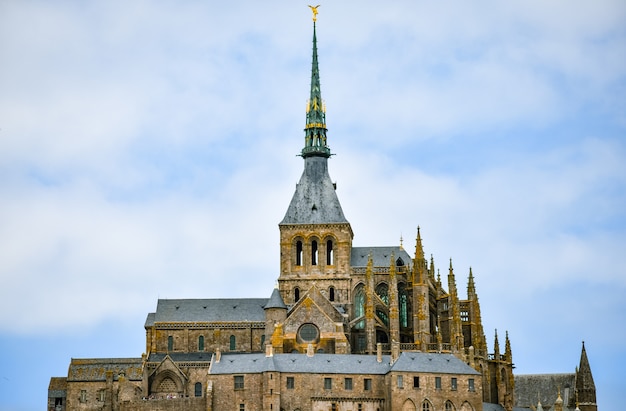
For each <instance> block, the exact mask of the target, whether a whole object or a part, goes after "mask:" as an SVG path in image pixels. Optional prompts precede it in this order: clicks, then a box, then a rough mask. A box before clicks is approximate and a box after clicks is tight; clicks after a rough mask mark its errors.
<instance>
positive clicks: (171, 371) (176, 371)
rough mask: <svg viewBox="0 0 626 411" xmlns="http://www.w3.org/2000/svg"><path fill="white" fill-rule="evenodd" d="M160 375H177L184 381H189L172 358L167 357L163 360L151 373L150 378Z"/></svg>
mask: <svg viewBox="0 0 626 411" xmlns="http://www.w3.org/2000/svg"><path fill="white" fill-rule="evenodd" d="M159 374H167V375H175V376H177V377H178V378H180V379H182V380H183V381H186V380H187V376H186V375H185V373H184V372H183V370H181V369H180V367H179V366H178V365H176V363H175V362H174V360H172V357H170V356H169V355H165V357H164V358H163V360H161V362H160V363H159V365H157V366H156V368H155V369H154V370H153V371H152V373H150V377H155V376H158V375H159Z"/></svg>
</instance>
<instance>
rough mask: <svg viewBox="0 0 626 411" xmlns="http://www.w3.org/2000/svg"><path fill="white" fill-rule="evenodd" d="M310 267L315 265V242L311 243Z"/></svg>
mask: <svg viewBox="0 0 626 411" xmlns="http://www.w3.org/2000/svg"><path fill="white" fill-rule="evenodd" d="M311 265H317V241H315V240H313V241H311Z"/></svg>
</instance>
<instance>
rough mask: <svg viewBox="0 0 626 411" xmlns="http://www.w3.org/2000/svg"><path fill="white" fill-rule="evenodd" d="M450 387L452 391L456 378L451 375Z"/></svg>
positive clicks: (454, 388) (454, 387)
mask: <svg viewBox="0 0 626 411" xmlns="http://www.w3.org/2000/svg"><path fill="white" fill-rule="evenodd" d="M450 389H451V390H452V391H456V378H454V377H452V378H451V379H450Z"/></svg>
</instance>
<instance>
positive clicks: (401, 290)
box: [398, 283, 411, 328]
mask: <svg viewBox="0 0 626 411" xmlns="http://www.w3.org/2000/svg"><path fill="white" fill-rule="evenodd" d="M398 299H399V301H398V302H399V304H398V305H399V307H398V308H399V309H400V327H403V328H407V327H408V326H409V312H410V309H411V307H410V302H409V292H408V291H407V289H406V285H405V284H404V283H400V284H398Z"/></svg>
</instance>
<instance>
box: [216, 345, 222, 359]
mask: <svg viewBox="0 0 626 411" xmlns="http://www.w3.org/2000/svg"><path fill="white" fill-rule="evenodd" d="M221 359H222V351H221V350H220V347H217V348H216V349H215V362H220V360H221Z"/></svg>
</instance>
